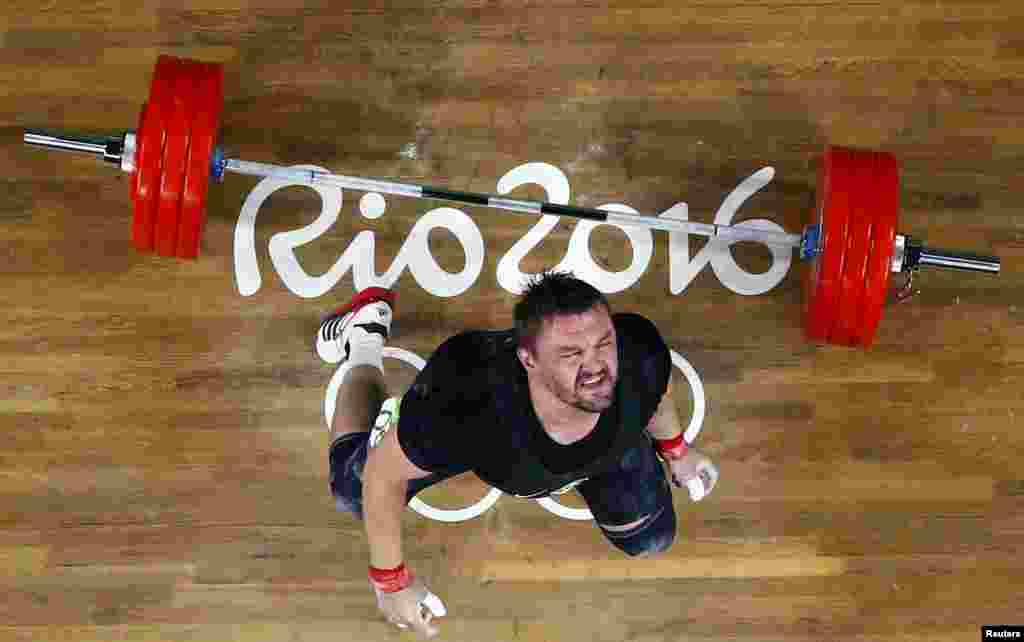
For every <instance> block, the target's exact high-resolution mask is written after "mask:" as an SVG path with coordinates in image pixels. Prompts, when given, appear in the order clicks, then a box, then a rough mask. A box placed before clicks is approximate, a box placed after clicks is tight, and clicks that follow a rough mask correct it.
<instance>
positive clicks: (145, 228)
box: [131, 102, 162, 252]
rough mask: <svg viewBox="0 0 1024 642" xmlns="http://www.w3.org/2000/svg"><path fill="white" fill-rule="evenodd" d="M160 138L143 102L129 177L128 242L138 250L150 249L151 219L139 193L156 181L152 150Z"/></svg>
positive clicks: (152, 115) (152, 114) (149, 106)
mask: <svg viewBox="0 0 1024 642" xmlns="http://www.w3.org/2000/svg"><path fill="white" fill-rule="evenodd" d="M161 137H162V134H161V133H160V131H159V128H158V127H157V125H156V122H155V110H154V109H153V107H152V104H151V103H148V102H147V103H145V104H144V105H143V106H142V112H141V113H140V114H139V129H138V130H137V131H136V132H135V161H134V163H135V169H134V170H133V171H132V179H131V196H132V242H133V243H134V244H135V249H136V250H138V251H139V252H152V251H153V218H152V214H151V212H150V210H149V208H148V207H147V206H146V205H145V203H146V199H145V198H143V196H142V195H143V194H145V193H147V192H146V190H147V188H149V189H151V187H150V186H151V185H153V181H154V180H159V172H160V166H159V165H158V164H155V162H154V161H155V158H156V157H155V154H154V149H155V148H159V146H160V140H161ZM154 177H155V178H154Z"/></svg>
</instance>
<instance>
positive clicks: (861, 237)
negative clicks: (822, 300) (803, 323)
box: [828, 150, 878, 346]
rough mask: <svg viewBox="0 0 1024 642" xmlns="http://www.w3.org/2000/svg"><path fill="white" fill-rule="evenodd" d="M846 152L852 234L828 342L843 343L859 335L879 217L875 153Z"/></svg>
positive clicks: (849, 235) (844, 260)
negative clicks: (877, 210)
mask: <svg viewBox="0 0 1024 642" xmlns="http://www.w3.org/2000/svg"><path fill="white" fill-rule="evenodd" d="M847 151H848V160H849V163H850V164H849V167H848V171H849V173H850V178H851V184H850V190H849V192H848V194H849V206H850V219H849V222H848V224H849V233H848V235H847V237H846V253H845V256H844V258H843V272H842V276H841V277H840V279H839V298H838V314H837V315H836V318H835V321H834V323H833V325H832V331H831V332H830V333H829V338H828V341H829V343H833V344H836V345H843V346H851V345H855V341H856V337H857V336H858V335H859V331H860V324H861V322H862V318H861V305H862V304H863V302H864V287H865V280H866V277H867V271H868V257H869V256H870V253H871V248H872V230H873V228H874V220H875V218H876V217H877V216H878V213H877V212H876V204H875V198H876V194H875V192H874V190H873V189H872V188H873V186H874V181H875V163H874V161H875V155H874V153H872V152H867V151H859V150H847Z"/></svg>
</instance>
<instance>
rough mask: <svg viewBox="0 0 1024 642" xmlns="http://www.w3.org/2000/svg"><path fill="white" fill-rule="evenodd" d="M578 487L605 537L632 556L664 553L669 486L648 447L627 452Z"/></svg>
mask: <svg viewBox="0 0 1024 642" xmlns="http://www.w3.org/2000/svg"><path fill="white" fill-rule="evenodd" d="M578 488H579V492H580V494H581V495H582V496H583V498H584V499H585V500H586V502H587V505H588V507H589V508H590V512H591V513H593V514H594V521H595V522H596V524H597V527H598V528H599V529H600V530H601V532H602V533H603V534H604V536H605V538H606V539H607V540H608V541H609V542H611V543H612V544H613V545H614V546H615V547H616V548H618V549H619V550H621V551H623V552H624V553H626V554H628V555H630V556H631V557H647V556H650V555H656V554H658V553H663V552H665V551H667V550H668V549H669V548H670V547H671V546H672V543H673V542H674V541H675V535H676V513H675V508H674V507H673V505H672V489H671V486H669V484H668V480H667V479H666V478H665V471H664V469H663V468H662V465H661V462H660V461H659V460H658V458H657V455H656V454H655V451H654V448H653V446H647V447H637V448H633V449H631V450H629V451H627V452H626V453H625V454H624V455H623V457H622V460H621V461H620V462H619V464H618V466H617V467H616V468H615V469H613V470H611V471H609V472H607V473H604V474H601V475H598V476H596V477H591V478H590V479H588V480H587V481H585V482H583V483H582V484H580V485H579V487H578Z"/></svg>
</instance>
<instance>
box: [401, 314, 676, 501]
mask: <svg viewBox="0 0 1024 642" xmlns="http://www.w3.org/2000/svg"><path fill="white" fill-rule="evenodd" d="M612 321H613V323H614V325H615V331H616V335H617V343H618V358H619V381H618V383H617V384H616V388H615V402H614V403H613V404H612V406H610V407H609V408H608V409H607V410H605V411H604V412H603V413H601V417H600V419H599V421H598V423H597V426H596V427H595V429H594V430H593V431H591V433H590V434H588V435H587V436H586V437H584V438H583V439H581V440H579V441H577V442H574V443H572V444H568V445H562V444H559V443H557V442H555V441H554V440H553V439H551V437H550V436H549V435H548V434H547V433H546V432H544V429H543V427H542V426H541V424H540V421H539V420H538V418H537V416H536V414H535V413H534V409H533V403H532V402H531V400H530V396H529V390H528V388H527V377H526V370H525V369H524V368H523V366H522V364H521V363H520V362H519V359H518V358H517V357H516V352H515V345H514V339H513V333H512V330H494V331H468V332H463V333H461V334H458V335H455V336H453V337H451V338H449V339H447V340H446V341H445V342H444V343H442V344H441V345H440V346H439V347H438V348H437V350H435V352H434V354H433V355H431V357H430V359H429V360H428V361H427V365H426V366H425V367H424V369H423V370H422V371H421V372H420V373H419V375H418V376H417V378H416V381H415V382H414V383H413V385H412V386H411V387H410V388H409V390H408V391H407V392H406V394H405V396H404V397H403V398H402V405H401V413H400V416H399V423H398V428H397V430H398V442H399V444H400V445H401V447H402V450H403V452H404V453H405V455H406V457H408V458H409V460H410V461H411V462H412V463H413V464H415V465H416V466H418V467H419V468H421V469H423V470H425V471H428V472H432V473H441V474H446V475H456V474H460V473H463V472H469V471H472V472H474V473H475V474H476V475H477V476H478V477H480V479H481V480H483V481H484V482H486V483H488V484H490V485H491V486H493V487H495V488H497V489H499V490H501V491H502V492H505V493H508V494H512V495H517V496H519V497H530V498H533V497H543V496H546V495H549V494H555V493H558V492H563V491H564V490H566V489H567V488H568V487H571V486H574V485H575V484H577V483H579V482H581V481H583V480H585V479H586V478H588V477H590V476H592V475H595V474H598V473H600V472H601V471H602V470H605V469H607V468H609V467H610V466H611V465H612V464H614V463H615V462H617V461H618V460H619V458H620V457H621V455H622V453H623V452H624V451H625V450H627V449H629V448H633V447H636V446H641V445H649V444H650V441H649V438H648V436H647V434H646V431H645V428H646V426H647V423H648V422H649V421H650V418H651V417H652V416H653V415H654V412H655V411H656V410H657V407H658V403H659V402H660V401H661V397H662V396H663V395H664V394H665V391H666V390H667V388H668V382H669V377H670V375H671V372H672V360H671V354H670V352H669V349H668V346H667V345H666V344H665V342H664V341H663V339H662V338H661V335H660V334H659V333H658V330H657V328H656V327H655V326H654V324H653V323H652V322H651V321H649V320H648V319H646V318H644V317H642V316H640V315H637V314H632V313H619V314H615V315H613V316H612Z"/></svg>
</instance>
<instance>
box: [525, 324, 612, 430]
mask: <svg viewBox="0 0 1024 642" xmlns="http://www.w3.org/2000/svg"><path fill="white" fill-rule="evenodd" d="M534 348H535V349H534V350H532V351H531V350H527V349H526V348H520V359H521V360H522V361H523V365H524V366H526V367H527V368H528V369H529V371H530V373H531V375H532V376H534V377H536V378H537V380H538V381H539V382H540V383H541V384H542V385H543V386H545V387H546V388H547V389H548V390H549V391H551V393H552V394H554V396H555V397H557V398H558V399H560V400H561V401H562V402H563V403H565V404H567V405H570V406H573V407H575V408H578V409H580V410H583V411H586V412H594V413H599V412H602V411H603V410H605V409H606V408H608V407H609V406H611V405H612V402H613V401H614V399H615V384H616V382H617V381H618V377H619V358H618V348H617V343H616V336H615V326H614V324H613V323H612V319H611V316H609V314H608V309H607V308H605V307H604V305H601V304H598V305H596V306H594V307H593V308H591V309H590V310H588V311H586V312H584V313H582V314H573V315H566V316H556V317H553V318H551V319H548V320H546V321H545V322H544V323H543V325H542V326H541V330H540V333H539V334H538V336H537V341H536V344H535V346H534Z"/></svg>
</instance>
